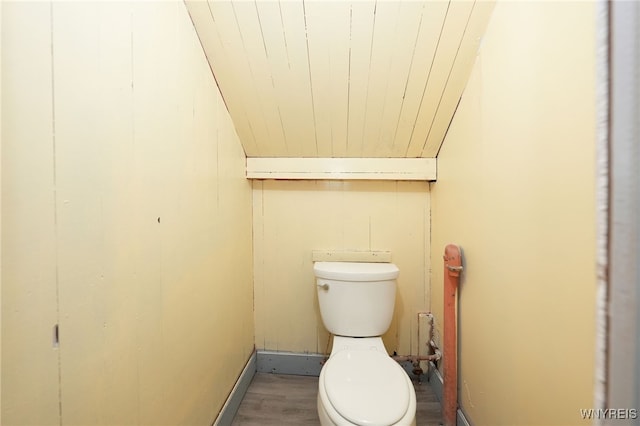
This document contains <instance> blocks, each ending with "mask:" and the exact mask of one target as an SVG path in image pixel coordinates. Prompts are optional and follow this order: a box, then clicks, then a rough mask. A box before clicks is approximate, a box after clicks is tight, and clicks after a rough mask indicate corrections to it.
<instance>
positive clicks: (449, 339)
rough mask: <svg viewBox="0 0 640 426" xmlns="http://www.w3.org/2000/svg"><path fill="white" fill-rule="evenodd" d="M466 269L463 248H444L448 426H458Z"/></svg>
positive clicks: (444, 410) (444, 357) (445, 413)
mask: <svg viewBox="0 0 640 426" xmlns="http://www.w3.org/2000/svg"><path fill="white" fill-rule="evenodd" d="M460 271H462V258H461V256H460V247H458V246H457V245H455V244H448V245H447V246H446V247H445V249H444V348H443V357H442V358H443V363H444V366H443V370H444V371H443V373H444V407H443V413H442V417H443V420H444V426H455V424H456V412H457V410H458V348H457V341H458V336H457V330H456V328H457V327H456V290H457V288H458V284H459V280H460Z"/></svg>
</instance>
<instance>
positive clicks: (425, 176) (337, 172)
mask: <svg viewBox="0 0 640 426" xmlns="http://www.w3.org/2000/svg"><path fill="white" fill-rule="evenodd" d="M247 179H313V180H316V179H338V180H413V181H435V180H436V159H435V158H282V157H281V158H262V157H260V158H257V157H249V158H247Z"/></svg>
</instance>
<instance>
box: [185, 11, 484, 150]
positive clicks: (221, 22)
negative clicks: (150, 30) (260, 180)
mask: <svg viewBox="0 0 640 426" xmlns="http://www.w3.org/2000/svg"><path fill="white" fill-rule="evenodd" d="M186 5H187V8H188V10H189V13H190V15H191V18H192V20H193V23H194V26H195V28H196V31H197V33H198V36H199V38H200V40H201V42H202V46H203V48H204V51H205V53H206V55H207V58H208V60H209V63H210V65H211V69H212V71H213V74H214V76H215V78H216V81H217V82H218V85H219V87H220V90H221V92H222V95H223V97H224V99H225V102H226V104H227V108H228V109H229V113H230V114H231V117H232V119H233V121H234V123H235V126H236V130H237V132H238V135H239V137H240V140H241V142H242V145H243V147H244V150H245V152H246V154H247V156H248V157H322V158H329V157H333V158H343V157H361V158H370V157H383V158H384V157H390V158H395V157H398V158H404V157H435V156H436V155H437V153H438V150H439V148H440V145H441V144H442V141H443V139H444V135H445V133H446V131H447V128H448V126H449V123H450V122H451V119H452V117H453V114H454V113H455V109H456V106H457V104H458V101H459V99H460V96H461V94H462V91H463V89H464V86H465V84H466V81H467V78H468V76H469V72H470V70H471V67H472V65H473V61H474V59H475V56H476V53H477V50H478V46H479V43H480V39H481V37H482V34H483V32H484V29H485V28H486V25H487V22H488V20H489V17H490V14H491V11H492V9H493V2H487V1H482V0H478V1H475V2H474V1H470V0H469V1H455V0H452V1H399V0H391V1H369V0H352V1H347V0H344V1H335V0H334V1H318V0H307V1H302V0H281V1H275V0H274V1H269V0H267V1H261V0H256V1H247V0H242V1H228V0H227V1H221V0H215V1H201V0H187V1H186Z"/></svg>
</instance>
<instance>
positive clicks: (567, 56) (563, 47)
mask: <svg viewBox="0 0 640 426" xmlns="http://www.w3.org/2000/svg"><path fill="white" fill-rule="evenodd" d="M594 24H595V17H594V4H593V3H592V2H499V3H498V4H497V6H496V8H495V10H494V14H493V17H492V20H491V22H490V23H489V27H488V30H487V34H486V36H485V38H484V40H483V43H482V48H481V51H480V54H479V57H478V59H477V62H476V65H475V68H474V69H473V72H472V75H471V79H470V81H469V83H468V85H467V88H466V91H465V93H464V96H463V98H462V101H461V103H460V106H459V108H458V111H457V114H456V116H455V118H454V120H453V122H452V124H451V127H450V129H449V133H448V135H447V138H446V140H445V142H444V145H443V148H442V150H441V152H440V154H439V157H438V181H437V183H435V184H434V185H433V186H432V205H433V210H432V213H433V240H432V242H433V245H432V259H433V271H434V272H433V276H432V283H433V287H432V295H433V299H432V309H433V311H434V313H435V315H436V317H437V318H438V319H440V320H441V318H442V284H441V283H442V252H443V249H444V246H445V244H447V243H449V242H453V243H457V244H459V245H460V246H462V248H463V251H464V259H465V272H464V276H463V280H462V289H461V291H460V298H459V303H460V305H459V321H460V323H459V333H460V335H459V338H460V339H459V341H460V360H459V362H460V374H461V376H460V382H459V390H460V395H459V399H460V401H461V404H462V408H463V409H464V411H465V412H466V413H467V415H468V416H469V418H470V420H471V421H472V423H473V424H475V425H569V424H583V423H584V421H583V420H582V419H581V417H580V414H579V409H580V408H590V407H592V406H593V402H592V401H593V382H594V344H595V342H594V336H595V325H594V305H595V302H594V300H595V282H596V280H595V278H596V277H595V195H594V194H595V191H594V188H595V177H594V176H595V174H594V164H595V160H594V152H595V119H594V116H595V107H594V103H595V81H594V74H595V62H594V61H595V45H594V42H595V28H594ZM441 326H442V324H440V328H441Z"/></svg>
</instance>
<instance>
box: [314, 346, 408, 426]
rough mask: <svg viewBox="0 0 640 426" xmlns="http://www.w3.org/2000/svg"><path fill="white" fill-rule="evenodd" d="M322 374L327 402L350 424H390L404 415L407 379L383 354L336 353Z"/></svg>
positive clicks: (380, 425) (406, 400)
mask: <svg viewBox="0 0 640 426" xmlns="http://www.w3.org/2000/svg"><path fill="white" fill-rule="evenodd" d="M323 373H324V374H323V375H324V380H323V384H324V390H325V392H326V396H327V399H328V402H329V403H330V404H331V406H332V407H333V408H334V409H335V411H336V412H337V413H338V414H339V415H340V416H341V417H343V418H344V419H346V420H347V421H349V422H351V423H352V424H355V425H367V426H382V425H392V424H396V423H397V422H398V421H400V420H401V419H402V418H403V417H404V416H405V415H406V413H407V410H408V408H409V405H410V400H411V398H410V395H411V392H410V390H409V386H408V385H407V379H408V378H407V377H406V373H405V372H404V370H402V368H401V367H400V366H399V365H398V364H397V363H396V362H395V361H393V360H392V359H391V358H390V357H389V356H388V355H387V354H386V353H381V352H377V351H359V350H356V351H352V350H343V351H339V352H337V353H335V354H333V355H332V356H331V357H330V358H329V360H328V361H327V363H326V364H325V365H324V367H323Z"/></svg>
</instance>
